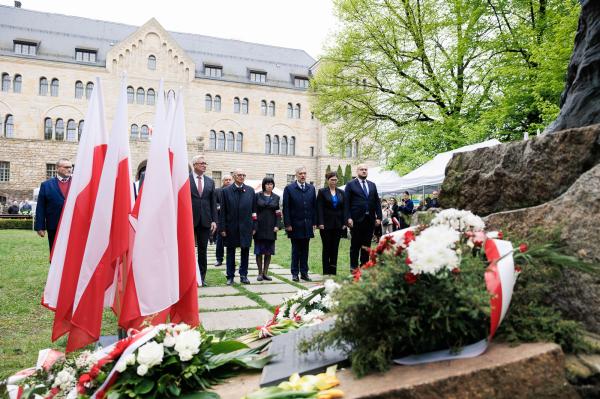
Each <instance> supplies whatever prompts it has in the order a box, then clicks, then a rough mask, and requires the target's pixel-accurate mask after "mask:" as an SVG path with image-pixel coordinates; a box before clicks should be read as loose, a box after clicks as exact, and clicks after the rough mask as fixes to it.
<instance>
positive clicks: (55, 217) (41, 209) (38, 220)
mask: <svg viewBox="0 0 600 399" xmlns="http://www.w3.org/2000/svg"><path fill="white" fill-rule="evenodd" d="M72 171H73V164H72V163H71V161H69V160H68V159H66V158H62V159H60V160H59V161H58V162H57V163H56V177H53V178H51V179H48V180H46V181H45V182H43V183H42V185H41V186H40V192H39V193H38V200H37V206H36V208H35V224H34V230H35V231H37V233H38V235H39V236H40V237H44V236H45V235H46V232H48V244H49V245H50V252H52V247H53V246H54V237H55V236H56V229H57V228H58V221H59V220H60V214H61V213H62V209H63V206H64V205H65V199H66V198H67V194H68V193H69V189H70V188H71V172H72Z"/></svg>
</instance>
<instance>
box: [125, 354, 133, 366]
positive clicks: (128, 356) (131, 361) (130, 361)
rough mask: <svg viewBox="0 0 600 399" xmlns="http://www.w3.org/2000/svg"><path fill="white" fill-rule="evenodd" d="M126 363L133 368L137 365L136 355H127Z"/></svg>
mask: <svg viewBox="0 0 600 399" xmlns="http://www.w3.org/2000/svg"><path fill="white" fill-rule="evenodd" d="M125 363H127V365H128V366H133V365H134V364H135V355H134V354H133V353H130V354H129V355H127V356H126V357H125Z"/></svg>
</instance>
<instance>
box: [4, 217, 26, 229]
mask: <svg viewBox="0 0 600 399" xmlns="http://www.w3.org/2000/svg"><path fill="white" fill-rule="evenodd" d="M3 229H6V230H31V229H32V222H31V219H0V230H3Z"/></svg>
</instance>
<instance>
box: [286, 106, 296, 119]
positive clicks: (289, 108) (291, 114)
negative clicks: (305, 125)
mask: <svg viewBox="0 0 600 399" xmlns="http://www.w3.org/2000/svg"><path fill="white" fill-rule="evenodd" d="M287 117H288V118H289V119H292V118H293V117H294V107H293V106H292V103H288V105H287Z"/></svg>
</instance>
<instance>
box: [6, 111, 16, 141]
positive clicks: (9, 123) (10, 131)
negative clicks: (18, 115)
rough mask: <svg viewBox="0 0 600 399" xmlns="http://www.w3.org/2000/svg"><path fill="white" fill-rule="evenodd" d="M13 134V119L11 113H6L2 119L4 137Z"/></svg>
mask: <svg viewBox="0 0 600 399" xmlns="http://www.w3.org/2000/svg"><path fill="white" fill-rule="evenodd" d="M14 135H15V119H14V118H13V116H12V115H10V114H9V115H6V118H5V119H4V137H8V138H10V137H14Z"/></svg>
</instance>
